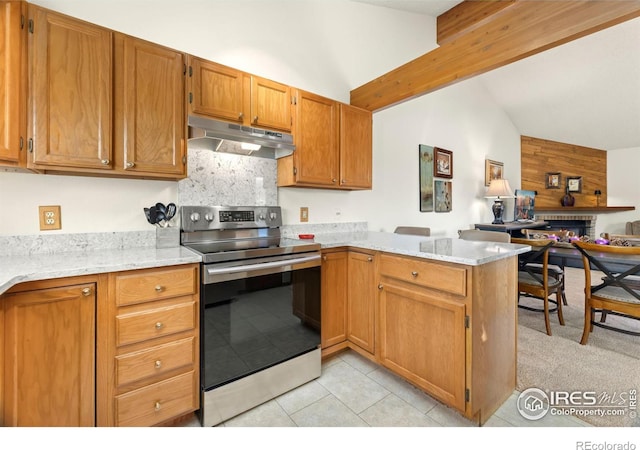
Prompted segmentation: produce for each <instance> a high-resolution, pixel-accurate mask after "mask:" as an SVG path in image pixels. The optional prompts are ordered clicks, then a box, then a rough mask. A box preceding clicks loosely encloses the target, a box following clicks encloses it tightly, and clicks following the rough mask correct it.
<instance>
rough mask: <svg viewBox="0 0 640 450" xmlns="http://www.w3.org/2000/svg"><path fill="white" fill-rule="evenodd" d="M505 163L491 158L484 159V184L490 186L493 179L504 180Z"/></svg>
mask: <svg viewBox="0 0 640 450" xmlns="http://www.w3.org/2000/svg"><path fill="white" fill-rule="evenodd" d="M503 172H504V163H501V162H499V161H493V160H491V159H485V160H484V185H485V186H489V185H490V184H491V180H502V178H503V176H504V174H503Z"/></svg>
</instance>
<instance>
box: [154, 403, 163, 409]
mask: <svg viewBox="0 0 640 450" xmlns="http://www.w3.org/2000/svg"><path fill="white" fill-rule="evenodd" d="M160 408H162V405H161V404H160V402H159V401H158V402H156V404H155V405H154V409H155V410H156V411H160Z"/></svg>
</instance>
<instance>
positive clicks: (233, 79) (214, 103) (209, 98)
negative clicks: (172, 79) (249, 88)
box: [189, 56, 244, 123]
mask: <svg viewBox="0 0 640 450" xmlns="http://www.w3.org/2000/svg"><path fill="white" fill-rule="evenodd" d="M189 77H190V89H189V112H190V113H192V114H200V115H205V116H211V117H217V118H220V119H224V120H230V121H233V122H239V123H242V119H243V117H244V110H243V97H242V89H243V73H242V72H240V71H239V70H236V69H232V68H231V67H226V66H223V65H221V64H216V63H214V62H211V61H206V60H204V59H200V58H196V57H194V56H189Z"/></svg>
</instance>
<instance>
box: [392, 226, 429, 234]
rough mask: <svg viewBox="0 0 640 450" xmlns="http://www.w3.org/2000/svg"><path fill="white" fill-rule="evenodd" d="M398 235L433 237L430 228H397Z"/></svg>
mask: <svg viewBox="0 0 640 450" xmlns="http://www.w3.org/2000/svg"><path fill="white" fill-rule="evenodd" d="M394 233H396V234H414V235H416V236H431V228H429V227H396V229H395V231H394Z"/></svg>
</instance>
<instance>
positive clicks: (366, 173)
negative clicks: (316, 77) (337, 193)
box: [278, 90, 372, 190]
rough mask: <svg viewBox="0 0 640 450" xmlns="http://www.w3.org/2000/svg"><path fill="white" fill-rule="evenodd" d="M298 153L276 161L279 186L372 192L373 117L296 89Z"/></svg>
mask: <svg viewBox="0 0 640 450" xmlns="http://www.w3.org/2000/svg"><path fill="white" fill-rule="evenodd" d="M294 99H295V101H294V103H295V114H294V118H295V120H294V126H293V136H294V142H295V145H296V150H295V151H294V152H293V154H292V155H290V156H286V157H284V158H280V159H278V186H280V187H287V186H299V187H316V188H330V189H348V190H353V189H371V171H372V150H371V142H372V137H371V132H372V122H371V120H372V116H371V112H370V111H367V110H364V109H361V108H356V107H354V106H350V105H346V104H342V103H339V102H336V101H335V100H331V99H328V98H325V97H321V96H319V95H315V94H312V93H309V92H305V91H302V90H297V91H296V93H295V95H294Z"/></svg>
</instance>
